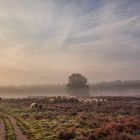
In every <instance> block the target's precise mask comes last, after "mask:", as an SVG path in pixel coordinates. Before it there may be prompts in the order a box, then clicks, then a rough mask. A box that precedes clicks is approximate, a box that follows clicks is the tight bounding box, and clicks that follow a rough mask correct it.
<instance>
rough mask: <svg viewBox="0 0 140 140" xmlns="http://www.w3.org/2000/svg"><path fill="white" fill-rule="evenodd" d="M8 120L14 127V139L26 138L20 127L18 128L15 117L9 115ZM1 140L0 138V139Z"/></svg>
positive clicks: (25, 139) (24, 139) (22, 139)
mask: <svg viewBox="0 0 140 140" xmlns="http://www.w3.org/2000/svg"><path fill="white" fill-rule="evenodd" d="M8 117H9V120H10V121H11V124H12V126H13V128H14V132H15V135H16V140H28V139H27V137H26V136H25V135H24V134H23V133H22V131H21V129H20V128H19V126H18V125H17V121H16V119H15V118H13V117H11V116H9V115H8ZM0 140H1V139H0Z"/></svg>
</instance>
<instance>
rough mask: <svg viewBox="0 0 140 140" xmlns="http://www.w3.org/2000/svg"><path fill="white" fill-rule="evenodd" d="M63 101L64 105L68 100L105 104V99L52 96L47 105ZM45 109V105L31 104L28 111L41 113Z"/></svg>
mask: <svg viewBox="0 0 140 140" xmlns="http://www.w3.org/2000/svg"><path fill="white" fill-rule="evenodd" d="M58 99H59V100H65V103H67V102H69V101H70V100H73V101H76V102H77V103H103V102H107V101H108V100H107V99H104V98H89V97H87V98H85V97H74V96H63V97H61V96H53V97H49V100H48V103H49V104H54V103H55V102H56V101H57V100H58ZM45 109H46V104H38V103H32V104H31V105H30V107H29V110H35V111H41V110H45Z"/></svg>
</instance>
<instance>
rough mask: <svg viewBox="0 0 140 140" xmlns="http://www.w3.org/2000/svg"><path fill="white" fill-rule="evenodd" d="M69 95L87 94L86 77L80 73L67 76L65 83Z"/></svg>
mask: <svg viewBox="0 0 140 140" xmlns="http://www.w3.org/2000/svg"><path fill="white" fill-rule="evenodd" d="M66 87H67V90H68V92H69V95H74V96H89V86H88V85H87V78H86V77H84V76H83V75H81V74H80V73H73V74H72V75H70V76H69V78H68V83H67V85H66Z"/></svg>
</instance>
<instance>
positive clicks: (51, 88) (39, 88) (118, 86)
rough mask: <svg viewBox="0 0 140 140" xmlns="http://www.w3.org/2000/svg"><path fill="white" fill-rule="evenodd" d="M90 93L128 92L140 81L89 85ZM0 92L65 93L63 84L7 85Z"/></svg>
mask: <svg viewBox="0 0 140 140" xmlns="http://www.w3.org/2000/svg"><path fill="white" fill-rule="evenodd" d="M89 87H90V91H91V92H94V91H95V92H96V91H101V90H129V89H140V80H131V81H121V80H116V81H111V82H101V83H94V84H89ZM1 92H48V93H52V92H57V93H61V92H66V85H65V84H43V85H19V86H14V85H9V86H0V93H1Z"/></svg>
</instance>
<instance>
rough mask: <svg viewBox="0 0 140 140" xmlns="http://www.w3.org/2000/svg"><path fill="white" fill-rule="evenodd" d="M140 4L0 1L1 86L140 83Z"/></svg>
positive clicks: (130, 0)
mask: <svg viewBox="0 0 140 140" xmlns="http://www.w3.org/2000/svg"><path fill="white" fill-rule="evenodd" d="M139 7H140V0H0V77H1V78H0V84H26V83H27V84H33V83H59V82H60V83H64V82H66V81H67V77H68V76H69V75H70V74H71V73H73V72H80V73H82V74H84V75H85V76H86V77H87V78H88V79H89V82H96V81H105V80H107V81H108V80H116V79H121V80H130V79H140V46H139V44H140V16H139V15H140V8H139Z"/></svg>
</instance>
